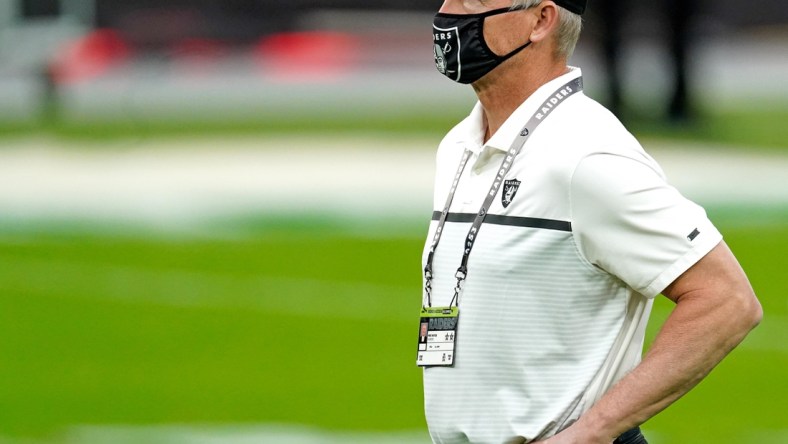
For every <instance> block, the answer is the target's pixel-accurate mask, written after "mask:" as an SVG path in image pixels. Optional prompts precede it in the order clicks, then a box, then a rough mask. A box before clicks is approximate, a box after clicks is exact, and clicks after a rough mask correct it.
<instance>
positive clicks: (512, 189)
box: [501, 179, 520, 208]
mask: <svg viewBox="0 0 788 444" xmlns="http://www.w3.org/2000/svg"><path fill="white" fill-rule="evenodd" d="M518 188H520V181H519V180H517V179H512V180H507V181H504V183H503V194H501V203H502V204H503V207H504V208H506V207H508V206H509V204H510V203H512V200H514V195H515V194H517V189H518Z"/></svg>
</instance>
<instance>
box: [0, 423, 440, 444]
mask: <svg viewBox="0 0 788 444" xmlns="http://www.w3.org/2000/svg"><path fill="white" fill-rule="evenodd" d="M430 442H431V441H430V439H429V436H428V435H427V433H426V432H422V431H397V432H390V433H386V432H378V433H374V432H329V431H325V430H320V429H316V428H308V427H285V426H274V425H260V426H231V425H227V426H186V425H167V426H136V427H135V426H75V427H71V428H69V429H68V430H67V431H66V432H65V433H64V434H63V435H62V436H60V437H56V438H51V439H46V440H38V439H36V440H32V439H12V438H7V437H6V438H3V437H0V444H140V443H144V444H429V443H430Z"/></svg>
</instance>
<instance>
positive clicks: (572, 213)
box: [417, 0, 761, 444]
mask: <svg viewBox="0 0 788 444" xmlns="http://www.w3.org/2000/svg"><path fill="white" fill-rule="evenodd" d="M585 6H586V0H553V1H551V0H543V1H539V0H515V1H514V2H513V1H512V0H486V1H483V0H445V1H444V3H443V6H442V7H441V9H440V12H439V13H438V14H437V15H436V17H435V21H434V30H433V32H434V46H433V50H434V53H435V59H436V64H437V67H438V70H439V71H440V72H441V73H442V74H444V75H445V76H446V77H448V78H450V79H451V80H454V81H457V82H460V83H465V84H472V85H473V89H474V90H475V92H476V94H477V96H478V98H479V102H478V103H477V105H476V107H475V108H474V109H473V111H472V112H471V114H470V115H469V116H468V117H467V118H466V119H465V120H464V121H462V122H461V123H460V124H458V125H457V126H456V127H455V128H454V129H452V130H451V131H450V132H449V133H448V134H447V136H446V137H445V138H444V140H443V141H442V143H441V144H440V148H439V150H438V155H437V173H436V181H435V195H434V196H435V204H434V205H435V206H434V208H435V212H434V214H433V222H432V224H431V226H430V233H429V237H428V242H427V245H426V248H425V251H424V258H423V260H424V294H423V298H424V300H423V307H422V310H421V325H420V327H421V328H420V334H419V336H420V338H419V339H420V340H419V345H418V356H417V361H418V364H419V365H420V366H422V367H424V396H425V409H426V416H427V422H428V424H429V429H430V434H431V436H432V438H433V440H434V441H435V442H436V443H465V442H472V443H504V442H535V441H539V442H544V443H549V444H559V443H582V444H594V443H600V444H601V443H604V444H609V443H611V442H616V443H644V442H646V441H645V438H644V437H643V436H642V434H641V433H640V431H639V429H638V426H639V425H640V424H642V423H643V422H645V421H646V420H648V419H649V418H651V417H652V416H654V415H655V414H656V413H657V412H659V411H660V410H662V409H664V408H665V407H667V406H668V405H670V403H672V402H673V401H675V400H676V399H678V398H679V397H680V396H682V395H683V394H684V393H686V392H687V391H688V390H690V389H691V388H692V387H693V386H694V385H695V384H697V383H698V381H700V380H701V379H702V378H703V377H704V376H705V375H706V374H707V373H708V372H709V371H710V370H711V369H712V368H713V367H714V366H715V365H716V364H717V363H718V362H719V361H720V360H721V359H722V358H723V357H724V356H725V355H726V354H727V353H728V352H729V351H730V350H731V349H733V348H734V347H735V346H736V345H737V344H738V343H739V342H741V340H742V339H743V338H744V336H745V335H746V334H747V332H749V331H750V330H751V329H752V328H753V327H754V326H755V325H756V324H757V323H758V322H759V320H760V318H761V308H760V305H759V303H758V301H757V299H756V297H755V295H754V294H753V291H752V288H751V287H750V284H749V282H748V281H747V278H746V276H745V275H744V272H743V271H742V270H741V268H740V266H739V264H738V263H737V261H736V259H735V258H734V256H733V254H732V253H731V251H730V250H729V249H728V247H727V246H726V245H725V243H724V242H723V241H722V236H721V235H720V234H719V232H718V231H717V230H716V229H715V227H714V225H712V223H711V222H710V221H709V220H708V218H707V217H706V214H705V212H704V211H703V209H702V208H700V207H699V206H697V205H695V204H694V203H692V202H690V201H688V200H687V199H685V198H684V197H682V196H681V195H680V194H679V193H678V192H677V191H676V190H675V189H674V188H672V187H671V186H669V185H668V184H667V183H666V181H665V177H664V174H663V173H662V171H661V170H660V168H659V166H658V165H657V164H656V163H655V162H654V160H653V159H652V158H651V157H649V156H648V155H647V154H646V153H645V152H644V151H643V149H642V148H641V147H640V145H639V144H638V142H637V141H636V140H635V139H634V138H633V137H632V135H631V134H629V133H628V132H627V131H626V130H625V129H624V128H623V127H622V125H621V124H620V123H619V122H618V120H616V118H615V117H614V116H613V115H612V114H611V113H610V112H608V111H607V110H605V109H604V108H603V107H601V106H600V105H598V104H597V103H596V102H594V101H593V100H591V99H589V98H587V97H586V96H584V95H583V93H582V78H581V73H580V70H579V69H577V68H570V67H568V66H567V58H568V57H569V56H570V54H571V53H572V51H573V48H574V46H575V42H576V41H577V38H578V35H579V32H580V26H581V22H580V15H581V14H582V13H583V12H584V10H585ZM660 293H661V294H664V295H665V296H666V297H668V298H669V299H670V300H672V301H673V302H675V304H676V305H675V309H674V310H673V312H672V314H671V316H670V317H669V318H668V320H667V321H666V323H665V325H664V326H663V327H662V330H661V332H660V333H659V335H658V337H657V338H656V340H655V341H654V344H653V345H652V346H651V349H650V350H649V353H648V354H647V355H646V356H645V358H643V359H642V362H641V356H640V355H641V351H642V346H643V337H644V331H645V326H646V322H647V319H648V315H649V312H650V309H651V304H652V301H653V298H655V297H656V296H657V295H659V294H660Z"/></svg>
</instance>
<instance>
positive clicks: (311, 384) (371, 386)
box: [0, 210, 788, 444]
mask: <svg viewBox="0 0 788 444" xmlns="http://www.w3.org/2000/svg"><path fill="white" fill-rule="evenodd" d="M735 213H736V212H735V211H730V210H729V211H728V212H727V213H726V212H720V214H719V215H720V217H719V218H717V219H718V223H719V225H720V227H721V229H722V230H723V232H724V234H725V235H726V238H727V240H728V243H729V244H730V245H731V247H732V248H733V249H734V251H735V252H736V253H737V255H738V257H739V259H740V261H741V262H742V264H743V266H744V267H745V269H746V270H747V271H748V274H749V276H750V278H751V280H752V282H753V285H754V287H755V289H756V291H757V293H758V295H759V296H760V298H761V300H762V303H763V306H764V308H765V311H766V317H765V320H764V322H763V324H762V325H761V327H759V329H758V330H756V331H755V332H754V333H753V334H752V335H751V337H750V338H748V339H747V341H746V342H745V344H744V345H742V347H741V348H739V349H737V350H736V351H735V352H734V353H733V354H732V355H731V356H730V357H729V358H728V359H727V360H726V361H725V362H723V364H722V365H720V366H719V367H718V369H717V370H715V372H714V373H713V374H712V375H711V376H710V377H709V378H708V379H707V380H706V381H704V382H703V383H702V384H701V385H700V386H699V387H697V388H696V389H695V390H694V391H693V392H692V393H691V394H690V395H688V396H687V397H685V398H684V399H682V400H680V401H679V402H678V403H677V404H676V405H675V406H674V407H672V408H670V409H669V410H668V411H666V412H664V413H662V414H661V415H659V416H658V417H656V418H654V419H653V420H652V421H650V422H649V423H647V424H646V425H645V429H646V430H647V431H649V432H650V433H651V438H652V439H651V441H652V442H653V443H657V444H659V443H712V442H743V443H772V442H774V443H776V442H785V439H786V437H788V420H786V412H788V401H787V399H788V381H786V374H787V373H786V369H788V342H786V340H788V336H787V335H786V334H787V333H788V303H787V302H786V296H785V295H786V294H788V277H787V276H788V275H787V274H786V272H785V268H786V267H785V265H786V260H785V253H786V251H788V225H787V224H780V223H775V224H759V225H749V224H747V223H742V221H741V220H740V219H741V218H739V219H737V218H735V217H729V216H726V214H735ZM783 215H785V212H784V211H783V212H779V214H778V215H777V216H776V217H775V218H774V220H777V221H779V220H780V219H781V218H782V216H783ZM712 216H714V214H712ZM720 219H721V220H720ZM250 227H251V228H250ZM306 227H311V229H306ZM424 229H425V226H422V225H421V224H419V223H415V224H413V225H412V228H405V229H401V230H400V231H399V232H398V233H397V234H396V235H389V234H386V233H387V232H388V231H387V230H386V229H385V227H381V229H380V230H379V231H378V232H376V233H375V232H369V231H368V232H365V233H363V234H357V233H356V234H354V233H353V231H352V230H348V229H338V228H337V225H336V224H332V223H329V222H324V221H320V220H302V221H300V222H299V223H298V224H289V223H282V222H281V221H279V222H274V223H265V222H264V223H260V224H255V223H250V224H247V229H245V230H243V232H244V234H243V235H239V236H236V237H234V238H218V239H211V238H200V237H188V236H183V237H174V238H168V237H165V236H157V235H150V236H148V235H144V234H140V233H137V234H121V233H115V234H112V231H111V230H107V231H104V232H97V233H96V232H91V230H89V229H86V230H77V229H74V230H68V229H66V230H63V229H58V230H48V229H46V227H38V228H32V229H25V228H19V227H16V228H13V229H11V228H8V227H5V228H3V229H2V230H0V338H1V339H0V355H1V356H2V364H0V442H6V441H4V440H3V437H5V438H6V439H7V440H8V441H7V442H9V443H11V442H14V443H15V442H44V441H32V440H33V439H41V440H45V442H47V443H49V442H57V439H56V437H57V436H58V435H59V434H60V433H62V432H63V430H65V429H67V428H68V427H70V426H72V425H76V424H90V425H112V424H123V425H132V426H133V425H156V424H198V425H206V424H208V425H210V424H303V425H310V426H315V427H318V428H320V429H324V430H329V431H331V430H339V431H359V432H362V431H379V432H384V433H398V432H402V431H405V432H410V431H414V430H415V431H418V430H423V429H424V428H425V424H424V420H423V413H422V406H421V375H420V371H419V370H418V369H417V368H416V367H415V365H414V363H413V359H414V347H413V335H414V332H415V328H416V325H415V320H414V319H415V317H414V316H415V313H416V310H417V309H418V305H419V300H420V288H419V286H420V275H419V268H420V254H421V248H422V243H423V235H424ZM373 231H374V230H373ZM669 310H670V303H668V302H667V301H666V300H664V298H663V300H661V301H659V302H658V304H657V305H656V308H655V314H654V317H653V320H652V324H651V329H650V331H649V337H653V335H654V334H655V331H656V327H657V326H658V324H659V321H660V320H661V319H664V317H665V316H666V315H667V313H668V312H669ZM12 440H13V441H12Z"/></svg>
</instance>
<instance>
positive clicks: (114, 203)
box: [0, 136, 788, 225]
mask: <svg viewBox="0 0 788 444" xmlns="http://www.w3.org/2000/svg"><path fill="white" fill-rule="evenodd" d="M437 142H438V140H437V138H435V139H432V138H407V137H399V138H386V137H384V136H378V137H372V136H367V137H360V136H353V137H337V136H334V137H332V138H320V139H318V138H317V137H299V136H289V137H288V136H283V137H275V138H251V137H238V138H222V139H206V138H202V139H184V140H177V141H170V140H164V141H161V140H149V141H140V142H135V143H131V142H124V144H123V145H120V146H119V145H118V144H114V145H113V144H110V145H107V146H104V145H96V146H87V147H86V146H84V145H81V146H78V147H77V146H70V145H69V144H68V143H67V142H63V141H57V140H49V139H23V140H17V141H6V142H4V143H3V145H4V146H3V149H2V150H0V217H2V218H4V219H11V220H14V219H21V220H29V219H35V220H51V219H52V218H80V219H84V218H88V219H95V220H98V221H102V220H117V221H123V222H138V223H147V224H150V223H153V224H175V225H188V224H190V223H195V222H198V221H200V220H202V219H205V218H206V217H215V216H234V215H244V214H256V215H259V214H288V213H293V212H298V213H317V214H322V213H328V214H333V215H347V216H349V217H354V218H355V217H359V216H372V217H376V216H377V217H385V216H386V215H391V214H396V215H398V216H402V215H414V216H418V215H423V214H428V213H429V212H430V210H431V208H432V205H431V200H432V197H431V196H432V187H433V168H434V156H435V154H434V153H435V146H436V144H437ZM646 148H647V149H648V150H649V152H650V153H651V154H652V155H653V156H654V157H655V158H656V159H657V161H659V162H660V163H661V165H662V167H663V169H664V170H665V171H666V173H667V175H668V177H669V180H670V181H671V183H672V184H673V185H675V186H676V187H677V188H678V189H679V190H680V191H681V192H682V193H684V194H685V195H687V196H688V197H690V198H691V199H693V200H696V201H697V202H698V203H700V204H701V205H710V204H725V203H733V204H736V203H746V204H768V205H775V204H776V205H788V174H786V171H788V156H785V155H777V154H770V155H753V154H751V153H747V152H744V151H734V150H731V149H729V148H721V147H715V146H709V145H690V144H680V145H679V144H672V145H671V144H662V145H660V146H650V145H647V146H646Z"/></svg>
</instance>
